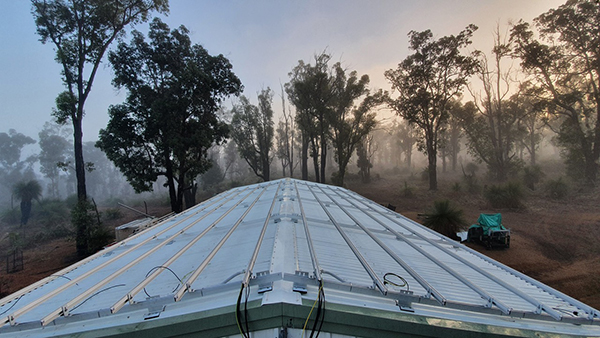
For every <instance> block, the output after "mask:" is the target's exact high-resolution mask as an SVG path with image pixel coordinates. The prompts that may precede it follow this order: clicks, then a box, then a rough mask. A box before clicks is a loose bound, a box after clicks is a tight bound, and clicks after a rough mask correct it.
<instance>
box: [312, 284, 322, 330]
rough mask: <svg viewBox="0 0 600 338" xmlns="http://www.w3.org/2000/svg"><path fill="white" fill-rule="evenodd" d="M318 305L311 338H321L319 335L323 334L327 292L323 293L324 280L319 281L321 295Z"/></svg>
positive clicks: (318, 297)
mask: <svg viewBox="0 0 600 338" xmlns="http://www.w3.org/2000/svg"><path fill="white" fill-rule="evenodd" d="M317 304H318V305H317V313H316V315H315V321H314V323H313V327H312V330H311V332H310V338H313V336H314V338H317V337H319V334H320V333H321V328H322V327H323V322H324V321H325V291H323V281H322V280H321V281H319V295H318V296H317ZM317 325H318V327H317ZM315 332H316V336H315Z"/></svg>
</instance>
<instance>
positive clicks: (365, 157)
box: [356, 134, 374, 183]
mask: <svg viewBox="0 0 600 338" xmlns="http://www.w3.org/2000/svg"><path fill="white" fill-rule="evenodd" d="M372 147H373V135H372V134H369V135H366V136H365V137H364V138H363V140H362V141H361V142H359V143H358V144H357V145H356V157H357V160H356V166H357V167H358V169H359V171H358V175H359V176H360V179H361V181H362V182H363V183H369V182H371V168H373V163H372V162H371V158H372V157H373V152H374V150H373V149H372Z"/></svg>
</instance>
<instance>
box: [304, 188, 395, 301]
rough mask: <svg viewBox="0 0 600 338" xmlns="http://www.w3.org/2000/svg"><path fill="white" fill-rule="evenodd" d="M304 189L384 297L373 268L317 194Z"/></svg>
mask: <svg viewBox="0 0 600 338" xmlns="http://www.w3.org/2000/svg"><path fill="white" fill-rule="evenodd" d="M306 187H307V188H308V190H309V191H310V192H311V193H312V194H313V196H314V197H315V200H316V201H317V202H318V203H319V205H320V206H321V208H323V211H325V213H326V214H327V217H329V220H330V221H331V223H333V225H334V226H335V228H336V229H337V231H338V232H339V233H340V235H341V236H342V238H343V239H344V241H345V242H346V244H348V247H350V250H352V252H353V253H354V255H355V256H356V258H357V259H358V261H359V262H360V264H362V266H363V268H364V269H365V271H366V272H367V274H369V276H370V277H371V279H372V280H373V283H374V284H375V285H376V286H377V288H378V289H379V291H381V293H382V294H384V295H385V294H387V292H388V289H387V287H386V286H385V284H384V283H383V281H381V279H380V278H379V276H377V273H375V271H374V270H373V268H372V267H371V266H370V265H369V263H368V262H367V260H366V259H365V258H364V257H363V255H362V254H361V253H360V251H359V250H358V248H356V246H355V245H354V243H352V241H351V240H350V237H348V235H347V234H346V233H345V232H344V230H342V227H341V226H340V225H339V224H338V222H337V221H336V220H335V218H334V217H333V215H332V214H331V213H330V212H329V210H327V207H326V206H325V204H323V202H322V201H321V200H320V199H319V197H317V194H315V192H314V191H313V190H312V188H311V187H310V185H308V184H307V185H306Z"/></svg>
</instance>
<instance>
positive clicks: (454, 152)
mask: <svg viewBox="0 0 600 338" xmlns="http://www.w3.org/2000/svg"><path fill="white" fill-rule="evenodd" d="M461 108H462V104H461V103H460V102H459V101H458V100H456V101H454V102H451V104H450V117H449V118H448V125H447V127H446V128H445V129H444V130H443V132H442V139H443V144H444V147H443V149H442V152H443V155H442V160H443V161H444V162H443V166H444V171H446V159H445V158H444V155H446V156H449V157H450V163H451V166H452V171H456V165H457V164H458V154H459V153H460V151H461V142H460V141H461V138H462V136H463V128H462V124H461V123H460V120H459V119H458V118H457V117H456V114H455V113H454V110H455V109H461Z"/></svg>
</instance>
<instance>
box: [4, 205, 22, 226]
mask: <svg viewBox="0 0 600 338" xmlns="http://www.w3.org/2000/svg"><path fill="white" fill-rule="evenodd" d="M0 221H2V222H3V223H6V224H9V225H16V224H19V222H20V221H21V212H20V211H19V209H16V208H14V209H6V210H4V211H3V212H2V214H0Z"/></svg>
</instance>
